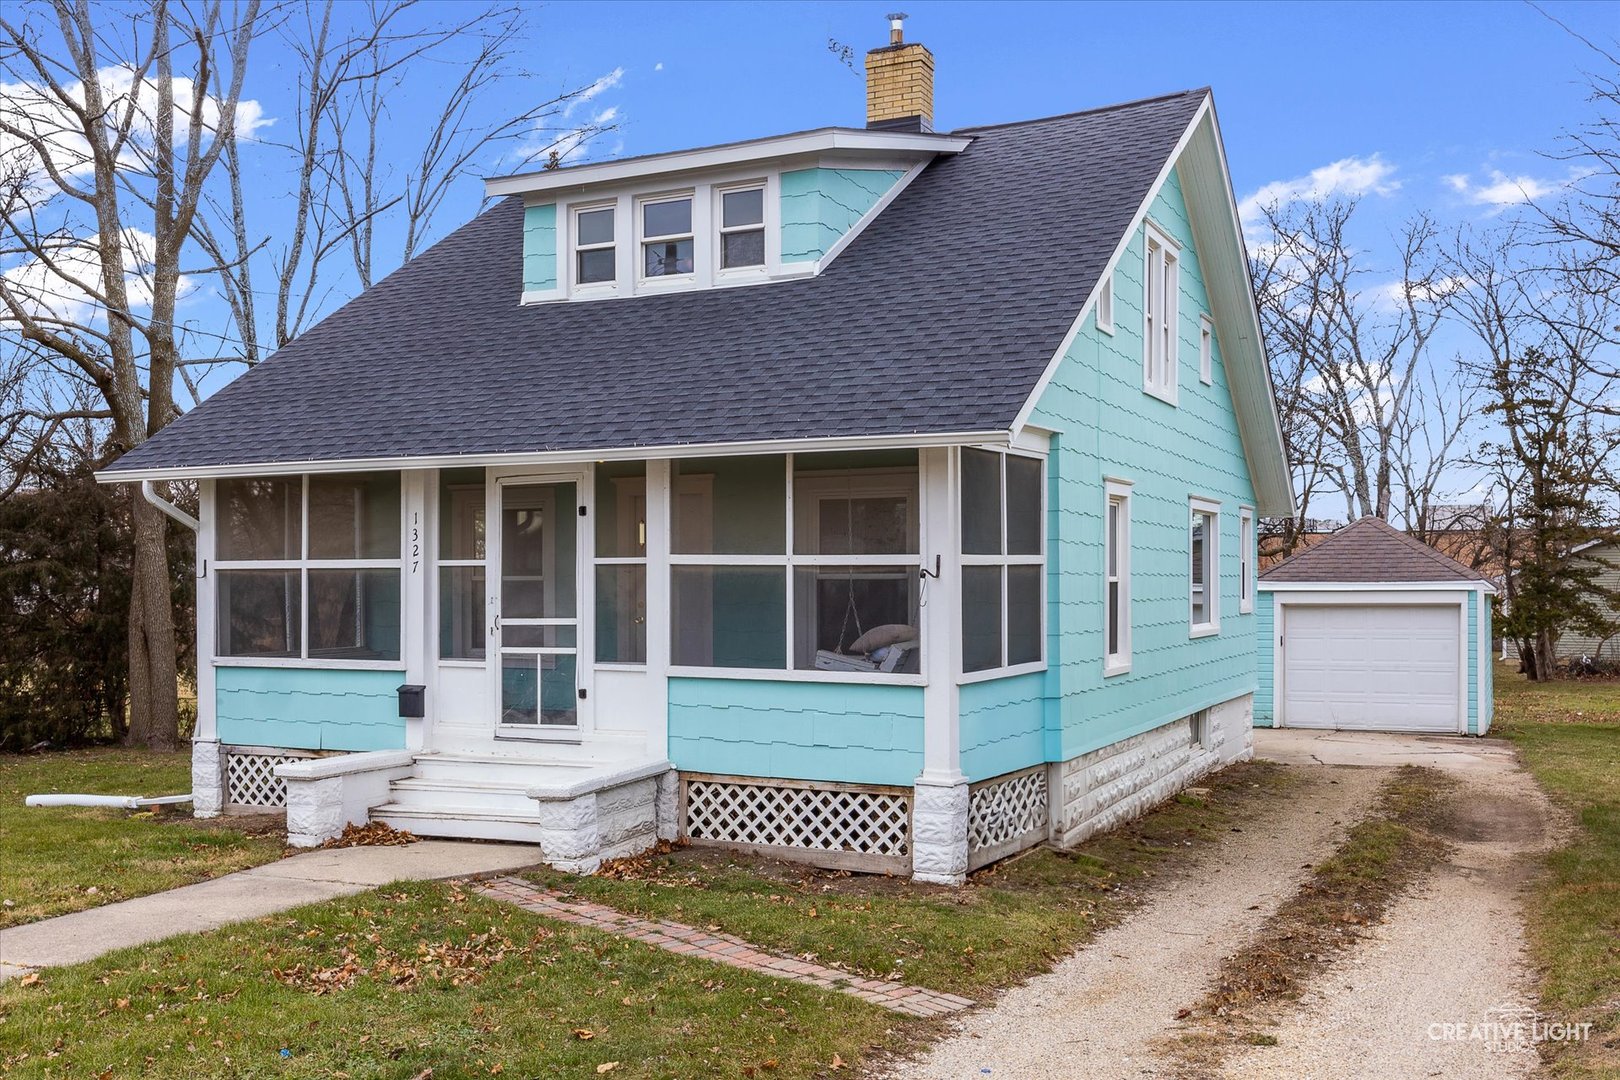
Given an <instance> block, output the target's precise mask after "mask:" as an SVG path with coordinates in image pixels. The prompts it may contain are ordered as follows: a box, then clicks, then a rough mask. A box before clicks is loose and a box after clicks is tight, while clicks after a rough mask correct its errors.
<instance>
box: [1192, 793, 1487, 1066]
mask: <svg viewBox="0 0 1620 1080" xmlns="http://www.w3.org/2000/svg"><path fill="white" fill-rule="evenodd" d="M1456 787H1457V784H1456V781H1454V780H1452V779H1451V778H1449V777H1447V776H1445V775H1444V774H1442V773H1439V772H1436V771H1435V770H1433V769H1423V768H1416V767H1412V766H1406V767H1404V768H1401V769H1399V770H1398V771H1397V772H1396V773H1395V774H1394V775H1393V776H1392V777H1390V779H1389V780H1388V781H1387V782H1386V783H1385V784H1384V786H1383V788H1382V790H1381V791H1380V792H1379V795H1378V799H1377V802H1376V803H1375V805H1374V807H1373V810H1372V812H1371V813H1370V814H1369V815H1368V816H1367V818H1366V819H1365V820H1363V821H1361V822H1359V823H1358V824H1356V825H1355V826H1354V827H1353V828H1351V829H1350V830H1349V833H1348V834H1347V835H1346V836H1345V839H1344V841H1343V842H1342V843H1341V844H1340V845H1339V846H1338V848H1337V849H1336V850H1335V851H1334V852H1333V853H1332V855H1330V856H1329V857H1328V858H1327V859H1325V860H1323V861H1322V862H1321V863H1319V864H1317V865H1315V866H1314V867H1311V868H1310V875H1309V876H1308V877H1307V878H1306V879H1305V880H1304V881H1303V882H1301V883H1300V886H1299V889H1298V891H1297V892H1296V893H1295V894H1294V895H1293V896H1292V897H1291V898H1290V899H1289V900H1288V901H1287V902H1285V903H1284V904H1283V905H1282V906H1281V907H1280V908H1278V910H1277V911H1276V913H1275V914H1273V915H1272V916H1271V917H1270V918H1269V919H1267V920H1266V921H1265V923H1264V925H1263V926H1262V927H1261V928H1260V931H1259V933H1258V934H1257V935H1256V936H1255V937H1254V939H1253V940H1251V941H1250V942H1249V943H1248V944H1247V945H1246V946H1245V947H1243V948H1241V949H1239V950H1238V951H1236V952H1234V953H1232V954H1231V955H1230V956H1228V957H1227V958H1226V959H1225V960H1224V961H1223V962H1222V964H1221V968H1220V974H1219V978H1218V980H1217V982H1216V984H1215V985H1214V987H1213V988H1211V990H1210V991H1209V992H1208V993H1207V994H1206V995H1204V997H1203V999H1202V1000H1200V1001H1199V1002H1198V1003H1197V1004H1194V1005H1191V1006H1188V1007H1187V1008H1184V1009H1183V1010H1182V1011H1181V1012H1180V1013H1178V1016H1179V1017H1180V1018H1181V1019H1184V1020H1187V1021H1188V1022H1189V1023H1190V1024H1192V1025H1195V1027H1194V1029H1193V1030H1191V1031H1187V1032H1184V1033H1183V1034H1181V1035H1179V1036H1178V1037H1177V1038H1176V1039H1175V1040H1173V1041H1172V1043H1171V1044H1170V1046H1169V1049H1170V1051H1171V1052H1172V1054H1173V1055H1174V1056H1175V1057H1177V1058H1179V1059H1180V1060H1181V1061H1182V1063H1184V1064H1185V1065H1187V1066H1188V1067H1189V1068H1191V1069H1193V1070H1195V1071H1196V1072H1197V1073H1198V1074H1200V1075H1202V1074H1204V1073H1205V1072H1207V1070H1209V1069H1210V1068H1212V1067H1214V1066H1216V1065H1218V1064H1219V1062H1220V1061H1221V1059H1222V1058H1223V1056H1224V1054H1225V1053H1226V1051H1227V1050H1229V1049H1230V1048H1231V1047H1233V1046H1239V1045H1245V1046H1268V1045H1273V1044H1274V1043H1275V1041H1276V1040H1275V1036H1273V1035H1271V1034H1270V1033H1269V1032H1267V1031H1265V1030H1264V1029H1263V1028H1264V1020H1265V1018H1266V1017H1267V1015H1268V1013H1269V1011H1270V1009H1271V1008H1273V1007H1274V1003H1275V1002H1277V1001H1279V1000H1282V999H1290V1000H1297V998H1298V997H1299V995H1300V993H1301V992H1302V991H1303V989H1304V988H1305V987H1306V986H1307V985H1308V984H1309V983H1310V981H1311V980H1313V979H1315V978H1317V977H1319V976H1320V975H1321V974H1322V972H1324V971H1325V970H1326V969H1327V968H1328V966H1329V965H1330V964H1332V963H1333V962H1334V961H1335V960H1336V959H1337V958H1338V956H1339V955H1340V954H1341V953H1343V952H1345V951H1346V950H1348V949H1349V948H1350V947H1351V946H1353V945H1354V944H1355V943H1356V942H1357V941H1359V940H1360V939H1361V937H1362V934H1363V932H1364V928H1366V927H1368V926H1370V925H1373V924H1376V923H1378V922H1380V921H1381V920H1382V919H1383V917H1384V915H1385V913H1386V912H1387V911H1388V910H1389V908H1390V906H1391V905H1392V904H1393V903H1394V901H1395V900H1396V898H1397V897H1399V896H1400V895H1401V894H1402V893H1403V892H1404V891H1405V890H1406V889H1408V888H1409V887H1411V885H1412V884H1413V883H1414V882H1416V881H1417V880H1419V879H1420V878H1421V877H1422V876H1423V875H1425V874H1426V873H1428V872H1429V871H1430V870H1431V869H1433V867H1434V865H1435V864H1436V863H1437V862H1438V861H1439V860H1440V859H1442V858H1443V857H1444V856H1445V855H1446V853H1447V851H1448V850H1449V848H1448V844H1447V842H1446V841H1445V840H1444V839H1443V838H1442V837H1441V836H1440V835H1439V832H1440V831H1441V829H1442V828H1450V827H1452V826H1451V825H1450V823H1451V821H1452V819H1453V817H1454V815H1455V812H1456V810H1455V806H1454V804H1453V800H1452V799H1451V798H1450V795H1451V793H1452V792H1453V791H1454V790H1455V789H1456Z"/></svg>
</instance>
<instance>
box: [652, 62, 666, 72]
mask: <svg viewBox="0 0 1620 1080" xmlns="http://www.w3.org/2000/svg"><path fill="white" fill-rule="evenodd" d="M653 70H654V71H663V70H664V62H663V61H662V60H660V61H658V63H656V64H654V65H653Z"/></svg>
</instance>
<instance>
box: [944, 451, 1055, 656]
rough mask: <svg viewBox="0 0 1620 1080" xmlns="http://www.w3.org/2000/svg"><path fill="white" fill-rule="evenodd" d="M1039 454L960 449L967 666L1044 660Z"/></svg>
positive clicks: (963, 616)
mask: <svg viewBox="0 0 1620 1080" xmlns="http://www.w3.org/2000/svg"><path fill="white" fill-rule="evenodd" d="M1042 476H1043V473H1042V463H1041V459H1040V458H1036V457H1026V456H1024V455H1022V454H1014V453H1005V452H1002V451H995V450H979V449H972V448H967V449H963V450H962V452H961V493H962V499H961V507H962V671H963V673H964V674H972V673H974V672H980V671H991V670H994V669H1000V668H1017V667H1021V666H1024V665H1036V664H1039V663H1040V662H1041V660H1042V658H1043V656H1044V654H1045V649H1044V646H1045V640H1044V639H1045V614H1046V613H1045V610H1044V609H1045V603H1044V582H1045V577H1046V557H1045V554H1044V551H1045V544H1044V528H1043V525H1044V521H1043V515H1044V509H1043V508H1044V504H1045V498H1044V491H1043V479H1042Z"/></svg>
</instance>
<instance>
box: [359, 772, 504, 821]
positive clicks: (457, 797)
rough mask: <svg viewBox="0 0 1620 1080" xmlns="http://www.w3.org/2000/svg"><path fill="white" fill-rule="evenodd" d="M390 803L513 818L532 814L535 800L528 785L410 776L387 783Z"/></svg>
mask: <svg viewBox="0 0 1620 1080" xmlns="http://www.w3.org/2000/svg"><path fill="white" fill-rule="evenodd" d="M389 798H390V801H391V805H396V806H410V807H416V808H420V809H426V810H437V809H441V808H443V807H447V806H456V807H468V808H470V809H474V810H490V811H499V812H502V813H506V814H510V815H511V816H513V817H519V818H524V817H531V818H532V817H533V816H534V811H535V802H534V800H533V799H531V798H529V794H528V785H527V784H522V783H499V782H486V781H482V780H471V779H463V778H457V779H454V780H440V779H432V778H428V777H422V776H413V777H410V778H409V779H405V780H395V781H394V782H393V783H392V784H390V785H389Z"/></svg>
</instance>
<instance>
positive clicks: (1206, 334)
mask: <svg viewBox="0 0 1620 1080" xmlns="http://www.w3.org/2000/svg"><path fill="white" fill-rule="evenodd" d="M1198 381H1199V382H1201V383H1203V384H1204V385H1205V386H1210V385H1212V384H1213V383H1214V382H1215V320H1214V319H1211V318H1210V317H1209V313H1208V312H1199V314H1198Z"/></svg>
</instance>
